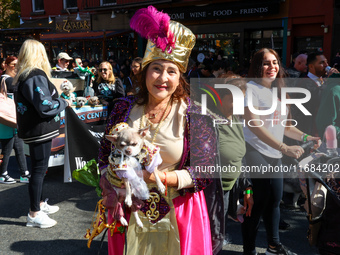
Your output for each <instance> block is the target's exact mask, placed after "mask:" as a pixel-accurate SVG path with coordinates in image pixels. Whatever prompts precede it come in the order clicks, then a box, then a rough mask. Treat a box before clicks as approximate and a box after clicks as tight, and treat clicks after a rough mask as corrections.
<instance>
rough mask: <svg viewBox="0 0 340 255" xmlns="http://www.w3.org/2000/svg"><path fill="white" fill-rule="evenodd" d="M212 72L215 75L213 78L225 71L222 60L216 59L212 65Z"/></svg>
mask: <svg viewBox="0 0 340 255" xmlns="http://www.w3.org/2000/svg"><path fill="white" fill-rule="evenodd" d="M212 70H213V72H212V74H213V75H214V76H215V78H218V77H220V75H222V74H224V73H225V64H224V63H223V61H222V60H216V61H215V62H214V64H213V66H212Z"/></svg>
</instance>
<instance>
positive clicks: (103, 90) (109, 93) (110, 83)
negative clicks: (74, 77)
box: [93, 61, 125, 114]
mask: <svg viewBox="0 0 340 255" xmlns="http://www.w3.org/2000/svg"><path fill="white" fill-rule="evenodd" d="M93 89H94V92H95V93H96V96H98V98H99V100H100V102H101V103H102V104H103V105H107V107H108V113H109V114H110V113H111V110H112V107H113V100H114V99H116V98H119V97H124V96H125V91H124V86H123V84H122V83H117V84H116V78H115V76H114V73H113V70H112V66H111V64H110V63H109V62H107V61H104V62H101V63H100V65H99V68H98V78H97V79H96V80H95V81H94V82H93Z"/></svg>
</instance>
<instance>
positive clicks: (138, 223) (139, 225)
mask: <svg viewBox="0 0 340 255" xmlns="http://www.w3.org/2000/svg"><path fill="white" fill-rule="evenodd" d="M136 223H137V225H138V227H140V228H143V227H144V225H143V223H142V221H141V220H140V218H139V217H138V218H136Z"/></svg>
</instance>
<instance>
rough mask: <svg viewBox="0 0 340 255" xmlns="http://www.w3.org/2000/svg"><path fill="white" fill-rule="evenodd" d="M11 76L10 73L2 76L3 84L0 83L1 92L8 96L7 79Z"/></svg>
mask: <svg viewBox="0 0 340 255" xmlns="http://www.w3.org/2000/svg"><path fill="white" fill-rule="evenodd" d="M8 77H10V76H9V75H8V76H7V75H3V76H1V85H0V93H1V94H3V95H5V97H7V86H6V79H7V78H8Z"/></svg>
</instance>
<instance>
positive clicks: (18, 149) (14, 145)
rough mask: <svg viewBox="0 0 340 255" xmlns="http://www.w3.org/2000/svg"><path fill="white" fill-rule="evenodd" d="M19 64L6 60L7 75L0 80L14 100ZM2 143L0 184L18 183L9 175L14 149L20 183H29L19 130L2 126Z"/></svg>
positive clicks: (0, 135) (0, 125) (11, 57)
mask: <svg viewBox="0 0 340 255" xmlns="http://www.w3.org/2000/svg"><path fill="white" fill-rule="evenodd" d="M17 62H18V59H17V57H14V56H9V57H7V58H6V60H5V73H4V74H3V75H2V76H1V79H0V84H3V80H4V86H6V90H7V94H8V93H10V94H11V95H12V96H11V98H12V99H14V98H13V93H14V91H15V88H16V87H15V86H13V77H14V76H15V75H16V65H17ZM5 96H6V95H5ZM0 141H1V148H2V154H3V163H2V164H1V166H0V174H1V176H0V183H4V184H12V183H16V181H15V180H14V179H13V178H12V177H10V176H9V175H8V171H7V168H8V163H9V158H10V156H11V152H12V149H14V152H15V157H16V160H17V162H18V166H19V170H20V182H23V183H28V181H29V171H28V168H27V162H26V157H25V152H24V142H23V140H22V139H20V138H19V137H18V132H17V129H16V128H11V127H9V126H5V125H2V124H0Z"/></svg>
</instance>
